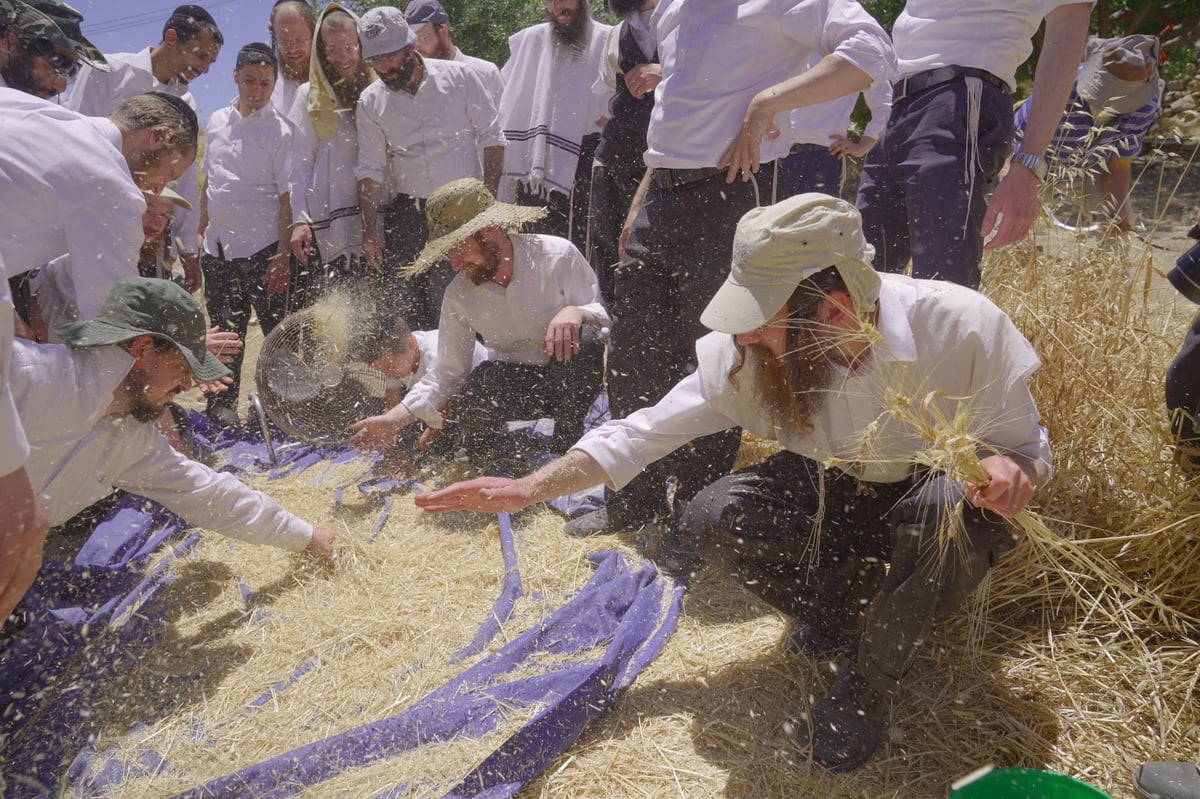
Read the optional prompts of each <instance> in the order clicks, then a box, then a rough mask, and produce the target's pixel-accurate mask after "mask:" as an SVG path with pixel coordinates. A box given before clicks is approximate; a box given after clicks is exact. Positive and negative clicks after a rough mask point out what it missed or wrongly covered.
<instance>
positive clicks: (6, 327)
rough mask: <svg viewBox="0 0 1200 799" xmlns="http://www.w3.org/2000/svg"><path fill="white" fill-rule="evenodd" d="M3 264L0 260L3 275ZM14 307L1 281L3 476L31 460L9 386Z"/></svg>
mask: <svg viewBox="0 0 1200 799" xmlns="http://www.w3.org/2000/svg"><path fill="white" fill-rule="evenodd" d="M2 275H4V264H3V262H2V261H0V276H2ZM13 316H14V314H13V304H12V297H10V296H9V293H8V280H7V279H0V477H2V476H4V475H7V474H12V473H13V472H15V471H16V470H17V469H20V468H21V467H22V466H24V465H25V460H26V458H28V457H29V442H28V441H26V440H25V430H24V428H22V427H21V418H20V416H18V415H17V406H16V403H14V402H13V396H12V390H11V389H10V388H9V385H8V365H9V361H10V360H11V358H12V345H13Z"/></svg>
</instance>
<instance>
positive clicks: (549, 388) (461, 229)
mask: <svg viewBox="0 0 1200 799" xmlns="http://www.w3.org/2000/svg"><path fill="white" fill-rule="evenodd" d="M545 213H546V211H545V209H543V208H532V207H529V206H521V205H512V204H510V203H501V202H496V200H495V199H494V198H493V197H492V194H491V193H490V192H489V191H488V190H487V188H486V187H485V186H484V185H483V184H482V183H481V182H479V181H478V180H475V179H474V178H463V179H461V180H456V181H453V182H451V183H448V184H446V185H445V186H442V187H441V188H439V189H438V190H437V191H436V192H434V193H433V195H432V196H430V198H429V204H428V206H427V207H426V214H427V216H428V221H429V235H430V241H429V243H428V244H427V245H426V246H425V249H424V250H422V251H421V255H420V257H419V258H418V259H417V261H416V263H415V264H413V266H412V270H414V271H419V270H421V269H426V268H428V267H429V266H430V265H431V264H433V263H436V262H437V261H439V260H441V259H442V258H443V257H445V258H449V261H450V268H451V269H452V270H454V271H455V272H457V273H458V274H457V275H456V276H455V278H454V280H453V281H452V282H451V283H450V285H449V286H448V287H447V288H446V295H445V298H444V299H443V301H442V311H441V316H440V319H439V322H438V349H437V358H436V359H434V361H433V363H432V364H431V365H430V367H429V371H428V372H426V373H425V376H424V377H422V378H421V379H420V380H418V381H417V383H416V385H414V386H413V387H412V388H411V389H409V391H408V393H407V394H405V395H404V399H403V401H402V402H401V403H400V404H399V405H397V406H396V407H395V408H393V409H392V410H390V411H388V412H387V413H386V414H384V415H382V416H375V417H371V418H369V419H364V420H362V421H359V422H355V423H354V424H353V425H351V429H352V430H354V431H355V434H354V437H353V438H351V440H350V443H351V444H352V445H353V446H355V447H357V448H360V449H366V450H380V449H385V448H387V447H389V446H390V445H391V444H392V442H393V441H394V440H395V437H396V435H397V434H398V433H399V432H400V431H401V430H402V429H404V428H405V427H407V426H408V425H410V424H412V423H413V422H414V421H416V420H417V419H420V420H421V421H423V422H425V423H426V424H427V425H429V426H430V427H434V428H441V427H442V426H443V423H444V420H443V418H442V408H443V407H444V406H445V405H446V403H447V402H448V401H449V400H450V399H451V395H453V398H454V415H455V420H456V424H457V427H458V431H459V433H460V435H461V439H462V445H463V447H465V448H466V450H467V455H468V457H470V458H471V459H472V460H473V461H474V462H475V463H476V464H477V465H478V466H481V467H486V466H488V465H489V464H491V465H494V464H496V463H497V462H498V461H500V460H505V459H510V458H513V457H520V456H522V455H523V454H524V453H523V451H522V448H521V447H520V446H517V445H514V443H513V442H512V440H511V439H510V438H509V437H508V436H507V435H506V429H505V423H506V422H508V421H511V420H516V419H541V418H550V419H553V420H554V436H553V438H552V440H551V444H550V446H551V448H552V449H553V450H554V451H556V452H566V450H567V447H569V446H570V445H571V444H572V443H573V442H574V441H575V440H576V439H577V438H579V436H580V434H581V433H582V432H583V423H584V419H585V417H586V416H587V413H588V411H589V410H590V409H591V407H592V403H593V402H595V400H596V396H597V395H598V394H599V393H600V386H601V383H602V382H603V377H604V349H605V336H604V335H603V331H604V328H607V327H608V326H609V325H610V324H612V322H611V320H610V318H609V316H608V311H606V310H605V308H604V305H603V304H602V303H601V302H600V288H599V286H598V285H597V283H596V273H595V272H593V271H592V268H591V266H590V265H589V264H588V262H587V260H586V259H585V258H584V257H583V254H582V253H580V252H579V250H577V249H576V248H575V246H574V245H573V244H571V242H569V241H567V240H566V239H561V238H558V237H557V236H544V235H537V234H529V233H519V232H518V231H519V230H520V228H521V227H522V226H523V225H527V224H529V223H530V222H534V221H536V220H538V219H540V218H541V217H542V216H544V215H545ZM477 336H478V337H479V339H481V340H482V341H483V345H484V346H485V347H487V348H488V350H489V352H490V353H491V358H490V359H489V360H487V361H485V362H484V363H482V364H479V365H478V368H475V369H474V371H472V368H473V356H474V352H475V341H476V337H477ZM468 375H469V376H468ZM459 386H461V388H458V387H459Z"/></svg>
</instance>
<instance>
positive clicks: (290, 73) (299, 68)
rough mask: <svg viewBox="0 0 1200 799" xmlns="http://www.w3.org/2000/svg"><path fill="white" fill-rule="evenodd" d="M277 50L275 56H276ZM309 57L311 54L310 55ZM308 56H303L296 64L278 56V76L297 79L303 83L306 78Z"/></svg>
mask: <svg viewBox="0 0 1200 799" xmlns="http://www.w3.org/2000/svg"><path fill="white" fill-rule="evenodd" d="M278 55H279V54H278V52H277V53H276V56H278ZM310 57H311V56H310ZM308 61H309V59H308V58H305V59H304V60H303V61H301V62H300V63H298V64H293V63H291V62H289V61H285V60H283V58H279V76H280V77H281V78H287V79H288V80H294V81H298V82H300V83H303V82H304V81H306V80H308Z"/></svg>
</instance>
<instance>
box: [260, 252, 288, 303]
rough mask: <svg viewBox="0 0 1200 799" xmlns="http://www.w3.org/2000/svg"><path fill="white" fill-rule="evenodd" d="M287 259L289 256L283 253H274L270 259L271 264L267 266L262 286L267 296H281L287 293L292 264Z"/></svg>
mask: <svg viewBox="0 0 1200 799" xmlns="http://www.w3.org/2000/svg"><path fill="white" fill-rule="evenodd" d="M289 257H290V256H289V254H288V253H285V252H281V253H276V254H275V255H274V256H272V257H271V262H270V263H269V264H267V271H266V274H264V275H263V278H262V284H263V287H264V288H266V290H267V293H268V294H282V293H283V292H285V291H287V287H288V285H289V284H290V283H291V282H292V264H291V262H290V260H289Z"/></svg>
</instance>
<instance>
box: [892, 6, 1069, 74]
mask: <svg viewBox="0 0 1200 799" xmlns="http://www.w3.org/2000/svg"><path fill="white" fill-rule="evenodd" d="M1077 2H1080V0H1004V2H996V0H990V2H989V0H972V2H969V3H964V2H962V0H908V2H907V3H906V4H905V6H904V10H903V11H901V12H900V16H899V17H897V18H896V24H895V25H894V26H893V27H892V39H893V40H894V41H895V43H896V58H897V60H898V62H899V76H900V77H909V76H910V75H915V74H917V73H918V72H924V71H925V70H928V69H935V68H937V67H944V66H949V65H950V64H957V65H958V66H960V67H974V68H976V69H986V70H987V71H988V72H990V73H992V74H993V75H995V76H996V77H998V78H1000V79H1002V80H1003V81H1004V82H1005V83H1007V84H1008V86H1009V88H1010V89H1011V88H1015V87H1016V85H1017V67H1019V66H1021V64H1023V63H1024V62H1025V59H1026V58H1029V54H1030V53H1031V52H1033V34H1034V33H1036V32H1037V29H1038V26H1039V25H1041V24H1042V20H1043V19H1045V18H1046V15H1047V14H1049V13H1050V12H1051V11H1053V10H1054V9H1056V8H1058V7H1059V6H1065V5H1071V4H1072V3H1077Z"/></svg>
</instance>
